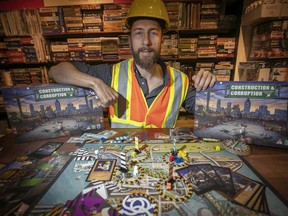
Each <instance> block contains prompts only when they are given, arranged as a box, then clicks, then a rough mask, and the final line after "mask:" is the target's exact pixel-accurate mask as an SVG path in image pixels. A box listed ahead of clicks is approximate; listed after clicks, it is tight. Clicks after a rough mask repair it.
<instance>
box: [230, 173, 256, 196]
mask: <svg viewBox="0 0 288 216" xmlns="http://www.w3.org/2000/svg"><path fill="white" fill-rule="evenodd" d="M231 176H232V183H233V187H234V190H235V194H236V195H237V194H238V193H239V192H241V191H243V190H244V189H247V187H248V186H252V185H251V182H252V181H253V180H252V179H249V178H247V177H246V176H243V175H241V174H239V173H237V172H231Z"/></svg>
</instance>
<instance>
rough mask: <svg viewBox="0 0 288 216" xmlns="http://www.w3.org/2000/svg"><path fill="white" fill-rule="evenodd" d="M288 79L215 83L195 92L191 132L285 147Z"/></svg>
mask: <svg viewBox="0 0 288 216" xmlns="http://www.w3.org/2000/svg"><path fill="white" fill-rule="evenodd" d="M287 106H288V82H259V81H257V82H247V81H246V82H240V81H239V82H217V83H216V84H215V85H214V86H213V87H212V88H209V89H208V90H205V91H199V92H197V93H196V104H195V125H194V131H193V132H194V134H195V135H196V136H198V137H207V138H215V139H220V140H225V139H235V140H241V141H243V142H245V143H250V144H255V145H263V146H271V147H277V148H288V121H287V120H288V108H287Z"/></svg>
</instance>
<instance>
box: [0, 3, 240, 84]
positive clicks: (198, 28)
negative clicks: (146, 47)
mask: <svg viewBox="0 0 288 216" xmlns="http://www.w3.org/2000/svg"><path fill="white" fill-rule="evenodd" d="M115 2H119V1H115ZM120 2H121V1H120ZM125 2H129V1H125ZM164 2H165V5H166V7H167V10H168V14H169V17H170V20H171V28H170V30H169V31H168V32H167V33H166V34H165V37H166V41H165V43H164V46H163V48H162V52H161V58H162V59H163V60H164V61H165V62H166V63H167V64H170V65H172V66H173V67H176V68H178V69H180V70H182V71H183V72H185V73H187V75H188V76H190V77H191V76H192V75H193V73H195V72H196V71H197V70H199V69H200V68H205V69H207V70H210V71H211V72H213V73H214V74H215V75H217V76H218V79H220V80H221V79H222V80H233V79H234V69H235V62H236V56H237V44H238V35H239V26H240V19H239V17H240V16H239V15H240V14H241V12H242V1H236V0H233V1H228V0H211V1H200V0H190V1H171V0H169V1H164ZM128 9H129V3H126V4H122V3H119V4H118V3H117V4H101V5H100V4H93V5H71V6H67V5H65V6H52V7H40V8H39V7H37V8H29V9H18V8H17V10H3V11H1V12H0V20H1V26H0V29H1V30H0V54H1V55H0V72H1V74H0V75H1V76H0V77H1V80H0V81H1V82H0V84H1V86H5V85H6V86H7V85H8V86H16V85H34V84H37V85H38V84H39V83H43V84H49V83H50V82H53V81H52V80H50V79H49V78H48V76H47V71H48V70H49V67H51V66H52V65H53V64H56V63H58V62H61V61H86V62H89V63H90V64H99V63H115V62H119V61H121V60H122V59H126V58H128V57H131V52H130V49H129V31H128V30H127V29H126V28H125V25H124V20H125V16H126V14H127V11H128ZM23 41H29V42H30V44H29V43H28V42H27V43H28V44H25V43H23ZM36 68H38V70H37V69H36ZM16 71H17V72H16ZM35 71H37V72H35ZM24 72H25V73H26V76H23V77H24V78H23V79H22V81H21V79H20V78H18V79H17V80H15V79H13V77H15V76H16V75H19V77H20V76H22V75H23V74H24ZM15 74H16V75H15ZM29 74H30V76H29ZM35 74H36V75H35ZM9 76H10V79H9ZM33 76H34V79H32V77H33ZM35 77H38V79H36V78H35ZM39 77H41V79H40V78H39ZM4 78H5V79H4ZM25 78H26V79H25ZM7 80H8V81H7ZM29 80H30V83H29Z"/></svg>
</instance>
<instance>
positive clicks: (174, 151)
mask: <svg viewBox="0 0 288 216" xmlns="http://www.w3.org/2000/svg"><path fill="white" fill-rule="evenodd" d="M173 141H174V142H173V150H172V154H173V155H177V148H176V138H175V137H174V139H173Z"/></svg>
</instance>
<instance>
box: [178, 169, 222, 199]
mask: <svg viewBox="0 0 288 216" xmlns="http://www.w3.org/2000/svg"><path fill="white" fill-rule="evenodd" d="M176 172H177V173H178V174H179V175H180V176H182V177H183V178H185V179H186V180H187V181H189V182H190V183H191V184H192V187H193V190H194V191H195V193H197V194H203V193H206V192H208V191H210V190H213V189H215V187H216V186H217V184H216V182H214V181H213V179H212V178H210V177H209V176H208V175H207V174H206V173H204V172H203V171H202V170H201V169H199V168H198V167H197V166H196V165H189V166H188V167H184V168H181V169H178V170H176Z"/></svg>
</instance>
